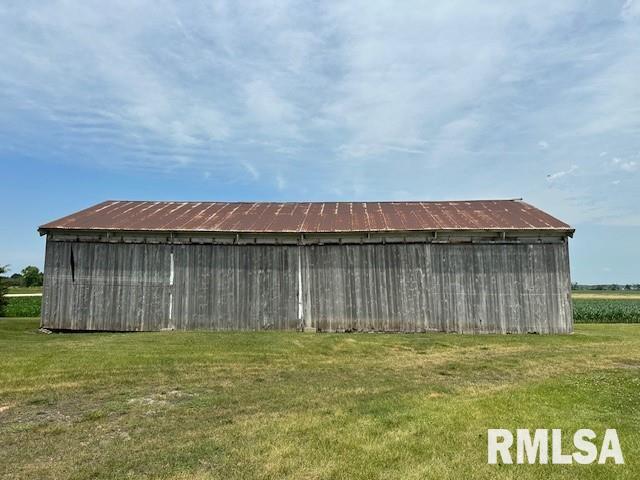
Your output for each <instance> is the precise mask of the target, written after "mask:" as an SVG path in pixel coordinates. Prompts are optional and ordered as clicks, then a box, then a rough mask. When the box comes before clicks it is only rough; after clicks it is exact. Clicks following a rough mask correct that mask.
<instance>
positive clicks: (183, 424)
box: [0, 319, 640, 479]
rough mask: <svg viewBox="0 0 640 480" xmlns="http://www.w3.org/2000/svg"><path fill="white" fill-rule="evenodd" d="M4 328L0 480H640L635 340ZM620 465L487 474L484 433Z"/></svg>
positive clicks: (592, 329) (626, 332) (610, 329)
mask: <svg viewBox="0 0 640 480" xmlns="http://www.w3.org/2000/svg"><path fill="white" fill-rule="evenodd" d="M37 327H38V321H37V320H35V319H3V320H0V365H1V366H2V368H0V439H1V447H0V477H3V475H4V477H5V478H113V479H121V478H171V479H187V478H196V479H204V478H220V479H233V478H273V479H278V478H295V479H298V478H336V479H337V478H345V479H346V478H355V479H369V478H385V479H389V478H398V479H418V478H438V479H441V478H444V479H448V478H449V479H459V478H505V479H506V478H523V479H538V478H543V477H544V478H547V477H548V478H576V479H577V478H609V477H614V476H615V477H616V478H628V479H632V478H640V463H639V462H640V457H639V455H640V394H638V392H639V391H640V325H578V326H576V332H575V334H574V335H568V336H537V335H530V336H526V335H504V336H500V335H483V336H472V335H468V336H461V335H453V334H427V335H421V334H415V335H400V334H395V335H394V334H389V335H385V334H354V335H351V334H301V333H277V332H262V333H206V332H188V333H178V332H161V333H138V334H52V335H44V334H40V333H37V331H36V329H37ZM495 427H504V428H511V429H515V428H517V427H528V428H532V429H533V428H562V429H565V431H566V432H569V433H573V431H575V430H576V429H578V428H591V429H593V430H595V431H596V432H598V433H599V434H600V435H602V433H603V431H604V429H605V428H617V429H618V434H619V436H620V441H621V444H622V449H623V453H624V455H625V460H626V462H627V464H626V465H622V466H616V465H605V466H602V465H590V466H577V465H574V466H554V465H534V466H529V465H522V466H515V465H514V466H508V465H505V466H491V465H487V464H486V431H487V428H495Z"/></svg>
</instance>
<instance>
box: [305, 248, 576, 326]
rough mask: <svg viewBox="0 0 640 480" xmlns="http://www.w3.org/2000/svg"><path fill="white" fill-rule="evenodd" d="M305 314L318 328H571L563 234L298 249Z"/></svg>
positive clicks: (567, 269) (307, 320)
mask: <svg viewBox="0 0 640 480" xmlns="http://www.w3.org/2000/svg"><path fill="white" fill-rule="evenodd" d="M304 252H305V261H304V262H303V264H304V267H305V269H304V278H305V282H304V284H305V287H306V288H305V292H304V295H305V322H306V323H307V324H309V325H313V326H315V327H316V328H318V329H319V330H323V331H344V330H355V331H371V330H373V331H406V332H424V331H447V332H463V333H491V332H496V333H507V332H510V333H526V332H538V333H570V332H571V331H572V325H573V322H572V311H571V299H570V279H569V262H568V254H567V244H566V243H555V244H551V243H550V244H529V245H518V244H509V245H507V244H494V245H480V244H478V245H476V244H466V245H447V244H387V245H342V246H334V245H325V246H310V247H307V248H306V249H304Z"/></svg>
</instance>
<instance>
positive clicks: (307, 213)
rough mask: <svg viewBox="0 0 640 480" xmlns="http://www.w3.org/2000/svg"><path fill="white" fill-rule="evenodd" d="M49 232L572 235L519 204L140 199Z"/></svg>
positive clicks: (58, 223)
mask: <svg viewBox="0 0 640 480" xmlns="http://www.w3.org/2000/svg"><path fill="white" fill-rule="evenodd" d="M49 230H123V231H175V232H180V231H182V232H234V233H338V232H395V231H403V232H406V231H438V230H496V231H503V230H542V231H560V232H565V233H567V234H572V233H573V229H572V228H571V227H570V226H569V225H567V224H566V223H564V222H561V221H560V220H558V219H557V218H554V217H552V216H551V215H549V214H547V213H545V212H543V211H542V210H539V209H537V208H535V207H534V206H532V205H529V204H528V203H525V202H523V201H521V200H470V201H448V202H297V203H271V202H257V203H254V202H247V203H245V202H234V203H226V202H141V201H116V200H109V201H106V202H103V203H100V204H98V205H94V206H93V207H89V208H87V209H85V210H81V211H79V212H76V213H73V214H71V215H69V216H66V217H63V218H60V219H58V220H54V221H52V222H49V223H46V224H44V225H42V226H41V227H40V231H41V232H43V233H46V232H47V231H49Z"/></svg>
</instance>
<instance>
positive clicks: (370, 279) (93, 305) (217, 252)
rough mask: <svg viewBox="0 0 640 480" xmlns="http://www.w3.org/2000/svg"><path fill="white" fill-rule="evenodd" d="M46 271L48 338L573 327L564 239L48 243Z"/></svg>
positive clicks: (44, 316) (559, 330)
mask: <svg viewBox="0 0 640 480" xmlns="http://www.w3.org/2000/svg"><path fill="white" fill-rule="evenodd" d="M72 258H73V262H72V261H71V260H72ZM72 263H73V268H72V267H71V265H72ZM172 264H173V267H172ZM299 264H300V266H301V269H300V279H301V284H300V285H299V284H298V273H299V271H298V265H299ZM45 273H46V275H45V288H44V297H43V312H42V325H43V326H45V327H48V328H55V329H76V330H122V331H132V330H160V329H164V328H177V329H187V330H190V329H212V330H261V329H276V330H293V329H297V328H300V327H301V326H302V325H303V323H304V326H306V327H308V328H317V329H319V330H321V331H345V330H356V331H369V330H376V331H408V332H422V331H456V332H478V333H480V332H513V333H519V332H530V331H535V332H539V333H569V332H571V330H572V317H571V315H572V312H571V301H570V296H569V295H570V280H569V261H568V252H567V243H566V242H556V243H546V244H464V245H452V244H435V243H433V244H431V243H413V244H411V243H408V244H403V243H397V244H370V245H366V244H365V245H307V246H294V245H287V246H284V245H252V246H250V245H247V246H236V245H166V244H140V243H131V244H124V243H96V242H86V243H85V242H67V241H48V242H47V253H46V261H45ZM299 287H301V291H302V303H303V309H302V310H303V314H304V318H303V319H299V318H298V317H299V315H298V288H299Z"/></svg>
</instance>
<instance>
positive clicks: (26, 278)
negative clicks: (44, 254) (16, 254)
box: [21, 265, 44, 287]
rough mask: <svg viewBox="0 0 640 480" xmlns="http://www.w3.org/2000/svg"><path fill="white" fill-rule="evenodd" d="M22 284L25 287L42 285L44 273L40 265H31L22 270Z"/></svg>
mask: <svg viewBox="0 0 640 480" xmlns="http://www.w3.org/2000/svg"><path fill="white" fill-rule="evenodd" d="M21 273H22V285H23V286H25V287H41V286H42V282H43V280H44V275H43V274H42V272H40V270H39V269H38V267H34V266H32V265H29V266H28V267H25V268H24V269H23V270H22V272H21Z"/></svg>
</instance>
